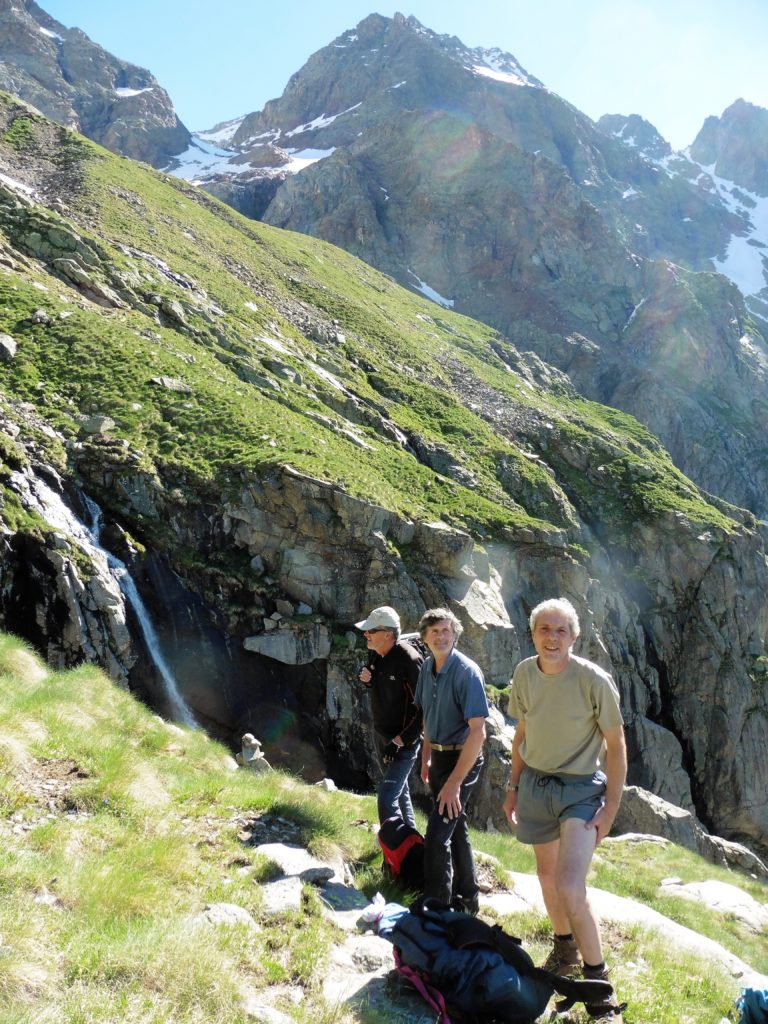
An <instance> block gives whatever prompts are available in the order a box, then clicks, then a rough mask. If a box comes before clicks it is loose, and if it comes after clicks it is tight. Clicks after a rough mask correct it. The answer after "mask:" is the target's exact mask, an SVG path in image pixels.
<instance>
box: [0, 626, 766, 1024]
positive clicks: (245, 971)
mask: <svg viewBox="0 0 768 1024" xmlns="http://www.w3.org/2000/svg"><path fill="white" fill-rule="evenodd" d="M0 722H1V723H2V724H1V725H0V768H1V769H2V778H3V787H2V789H0V832H1V833H2V842H0V897H1V898H0V1019H1V1020H3V1021H4V1022H5V1021H19V1022H24V1024H32V1022H33V1021H34V1022H35V1024H37V1022H39V1021H44V1022H50V1024H71V1022H74V1021H77V1022H83V1024H85V1022H87V1024H114V1022H115V1021H118V1020H119V1021H121V1022H125V1024H170V1022H171V1021H173V1022H174V1024H203V1022H209V1021H211V1020H228V1021H234V1022H236V1024H245V1021H246V1020H247V1019H248V1018H247V1016H246V1014H245V1011H244V1009H243V993H244V992H246V991H248V992H251V993H255V994H257V995H258V994H259V993H261V995H262V997H263V998H267V999H268V998H269V990H270V989H271V988H272V986H275V985H289V986H293V987H295V988H297V989H298V990H300V991H301V992H302V993H303V1002H302V1005H301V1007H300V1008H297V1007H295V1006H293V1005H292V1004H289V1005H286V1006H284V1007H283V1009H284V1010H285V1011H286V1012H288V1013H289V1015H291V1016H295V1017H296V1018H297V1019H298V1020H300V1021H304V1020H310V1019H311V1020H313V1021H319V1022H328V1024H335V1022H337V1021H346V1022H352V1021H355V1020H359V1021H362V1022H365V1024H374V1021H377V1020H378V1019H379V1018H378V1017H377V1016H376V1014H377V1013H378V1012H380V1011H374V1010H370V1009H366V1007H365V1006H363V1007H361V1008H359V1009H356V1010H354V1009H352V1008H351V1007H347V1006H344V1007H338V1006H330V1005H328V1004H326V1003H325V1001H324V999H323V996H322V991H321V981H322V978H323V975H324V964H326V963H327V962H328V958H329V956H330V952H331V949H332V947H333V946H334V945H335V944H336V943H339V942H341V941H342V939H343V935H342V933H341V931H340V930H337V929H336V928H335V927H334V926H333V925H332V924H331V923H330V922H329V921H328V920H327V919H326V918H325V916H324V915H323V913H322V909H321V906H320V903H319V899H318V896H317V893H316V891H315V890H314V888H313V887H311V886H305V888H304V896H303V901H302V906H301V909H300V910H299V911H291V912H286V913H285V914H283V915H280V916H279V917H278V918H274V917H270V916H267V915H265V914H264V913H263V909H262V895H261V886H262V885H263V883H264V882H266V881H268V880H269V879H270V878H272V877H274V873H275V870H274V866H273V865H272V864H271V863H270V862H269V861H268V860H266V859H265V858H264V857H262V856H260V855H259V854H258V853H257V852H256V851H255V850H254V849H253V848H251V847H249V846H247V845H244V844H243V843H242V842H241V840H240V839H239V838H238V835H239V830H240V826H239V825H238V820H242V819H243V816H247V815H249V814H259V813H262V812H267V811H269V812H272V813H275V814H278V815H279V816H280V817H282V818H285V819H288V820H291V821H293V822H295V823H296V824H297V825H298V826H299V830H300V837H301V838H300V842H302V843H303V844H304V845H306V846H308V847H309V848H310V849H311V850H313V851H315V852H316V853H317V854H318V855H323V854H326V853H328V854H330V853H332V852H335V851H338V852H340V853H341V854H342V855H343V856H344V858H345V859H346V860H347V861H348V863H350V864H351V865H352V866H353V869H354V872H355V878H356V885H357V886H358V888H360V889H361V890H362V891H364V892H365V893H366V894H367V895H368V896H371V897H372V896H373V895H374V894H375V893H376V892H377V891H380V892H382V893H383V894H384V895H385V897H386V898H387V899H393V900H396V901H398V902H402V901H403V900H404V899H405V898H406V896H407V894H404V893H403V892H402V891H401V890H400V889H399V888H398V887H397V886H396V885H394V884H393V883H391V882H387V881H385V880H384V878H383V877H382V874H381V858H380V854H379V853H378V848H377V846H376V844H375V840H374V834H373V832H372V830H371V828H370V824H369V825H368V827H350V822H351V821H362V822H366V821H367V822H369V823H373V822H374V821H375V815H376V812H375V801H374V799H373V797H359V796H353V795H351V794H349V793H344V792H335V793H326V792H320V791H318V790H317V789H316V788H315V787H311V786H308V785H305V784H304V783H302V782H300V781H299V780H298V779H296V778H294V777H292V776H291V775H290V774H288V773H285V772H274V773H270V774H266V775H253V774H251V773H249V772H244V771H233V770H232V767H231V759H230V758H229V755H228V754H227V752H226V751H225V750H224V749H223V748H222V747H221V746H219V745H218V744H217V743H215V742H213V741H211V740H209V739H207V738H206V737H205V736H204V735H203V734H202V733H201V732H198V731H187V730H179V729H177V728H176V727H170V726H168V725H166V724H165V723H164V722H162V721H161V720H160V719H158V718H157V717H156V716H155V715H153V714H152V713H150V712H149V711H148V710H147V709H146V708H144V707H143V706H142V705H141V704H139V703H138V702H137V701H136V700H134V699H133V698H132V697H131V696H130V695H129V694H127V693H125V692H123V691H120V690H117V689H116V688H114V687H113V686H112V684H110V683H109V682H108V680H107V679H106V678H105V677H104V676H103V675H102V674H101V673H100V672H99V671H98V670H96V669H93V668H88V667H83V668H80V669H75V670H71V671H68V672H62V673H55V672H54V673H48V674H47V675H46V674H45V673H44V670H43V668H42V666H41V665H40V662H39V661H38V660H37V659H36V657H35V656H34V655H33V654H32V653H31V652H30V651H29V649H28V648H27V647H26V646H25V645H24V644H23V643H22V642H21V641H19V640H17V639H15V638H13V637H10V636H7V635H0ZM57 759H60V760H66V761H67V763H69V762H72V763H74V764H76V765H77V766H78V768H79V769H80V775H79V777H77V778H75V779H74V781H73V783H72V785H71V788H70V790H69V793H68V796H67V800H66V802H65V804H64V805H62V806H60V807H59V808H58V810H57V811H56V812H54V813H52V814H50V816H49V815H48V813H47V808H46V807H45V806H44V804H43V803H41V801H40V798H39V793H37V792H36V791H35V788H34V785H33V784H32V781H31V780H33V779H34V777H35V773H36V771H38V770H40V766H42V765H43V764H44V763H46V762H55V761H56V760H57ZM419 819H420V821H421V823H422V824H423V820H424V819H423V816H422V815H419ZM473 842H474V844H475V847H476V849H477V850H478V851H482V852H483V853H484V854H487V855H488V856H490V857H492V858H496V859H497V861H498V864H497V866H496V867H493V868H492V869H491V871H492V874H493V873H495V876H496V878H497V880H503V879H505V878H506V871H507V870H516V871H525V872H529V873H530V872H531V871H532V870H533V860H532V854H531V851H530V850H529V849H528V848H527V847H523V846H521V845H520V844H518V843H516V842H514V840H512V839H511V838H510V837H509V836H505V835H500V834H492V833H482V832H477V831H473ZM671 874H674V875H677V876H679V877H681V878H683V879H684V880H692V879H695V878H711V877H722V878H724V879H726V880H728V881H730V882H731V883H732V884H738V885H740V886H741V887H742V888H744V889H745V890H746V891H748V892H751V893H752V894H753V895H755V896H756V898H758V899H762V900H763V901H764V900H765V886H764V884H763V883H760V882H757V881H755V880H751V879H749V878H747V877H746V876H743V875H740V874H736V873H734V872H725V871H723V870H721V869H718V868H716V867H714V866H712V865H710V864H705V863H704V862H703V861H702V860H701V859H700V858H698V857H696V856H695V855H693V854H690V853H688V852H686V851H683V850H679V849H676V848H674V847H667V848H664V849H662V850H660V849H659V848H658V847H655V846H654V847H653V848H651V849H649V848H646V847H645V846H643V845H639V846H638V845H635V844H632V845H626V844H619V843H614V844H606V845H604V846H602V847H601V849H600V850H599V851H598V854H597V855H596V857H595V862H594V869H593V871H592V873H591V876H590V884H595V885H599V886H601V887H603V888H606V889H608V890H609V891H613V892H616V893H619V894H621V895H627V896H631V897H633V898H635V899H639V900H640V901H641V902H644V903H646V904H648V905H650V906H654V907H656V909H659V910H661V911H663V912H665V913H667V914H668V915H669V916H670V917H672V918H673V919H674V920H678V921H680V922H681V923H683V924H688V925H689V926H692V927H695V928H696V930H697V931H700V932H702V933H703V934H710V935H712V936H713V937H715V938H717V939H718V941H720V942H721V943H722V944H723V945H725V946H726V948H729V949H731V950H732V951H733V952H734V953H736V954H737V955H738V956H740V957H742V958H744V959H746V960H747V961H748V962H750V963H751V964H752V965H753V966H754V967H755V968H756V969H762V970H766V968H768V962H767V961H768V957H767V956H766V950H765V937H764V936H763V937H754V936H752V937H750V936H749V935H747V934H746V933H745V932H744V930H743V929H741V928H740V927H739V926H737V925H736V924H735V923H734V922H733V921H728V920H727V916H726V917H724V916H723V915H720V914H716V913H714V912H712V911H708V910H706V909H704V908H697V907H695V906H693V905H691V904H687V903H683V901H679V900H673V899H670V898H665V897H662V896H661V895H660V894H659V890H658V882H659V881H660V879H661V878H662V877H666V876H668V875H671ZM215 902H227V903H235V904H237V905H239V906H241V907H243V908H244V909H245V910H247V911H248V912H249V913H250V914H251V915H252V916H253V919H254V921H255V922H256V924H257V926H258V927H257V930H253V929H251V928H248V927H246V926H244V925H238V926H236V927H232V928H229V927H223V926H217V927H213V926H206V925H203V924H201V923H200V922H199V915H200V913H201V911H202V910H203V909H204V907H205V906H206V905H208V904H209V903H215ZM503 924H504V925H505V927H506V928H507V929H508V930H509V931H511V932H512V933H513V934H518V935H521V936H522V937H523V938H524V939H525V941H526V946H527V948H528V949H529V951H530V952H531V953H532V955H533V956H534V959H537V960H538V959H541V958H543V956H544V955H545V953H546V950H547V946H548V943H549V940H550V927H549V924H548V922H547V921H546V919H545V918H543V917H541V916H540V915H538V914H535V913H530V912H529V913H526V914H515V915H512V916H510V917H508V918H506V919H504V920H503ZM604 931H605V938H606V951H607V956H608V959H609V962H610V963H611V966H612V972H613V977H614V980H615V983H616V985H617V988H618V990H619V992H620V994H621V997H622V998H623V999H628V1000H629V1002H630V1006H631V1011H630V1012H629V1013H628V1014H627V1018H626V1019H627V1020H628V1021H631V1022H634V1024H640V1022H641V1021H645V1022H649V1024H650V1022H653V1024H657V1022H661V1024H679V1022H681V1021H686V1022H689V1024H699V1022H701V1024H704V1022H705V1021H712V1020H719V1019H720V1018H721V1017H722V1016H724V1015H728V1014H729V1012H730V1013H731V1019H735V1017H734V1014H733V1013H732V1009H733V1002H734V999H735V997H736V995H737V993H738V984H737V983H736V982H734V980H733V979H731V978H729V977H727V976H726V975H725V974H723V973H722V972H721V971H719V970H717V969H716V968H713V967H712V966H711V965H709V964H706V965H704V964H702V962H700V961H697V960H696V959H694V958H692V957H690V956H688V955H687V954H685V953H680V952H679V951H674V950H670V949H669V948H668V947H667V944H666V943H665V941H664V940H663V938H660V937H658V936H656V935H655V934H653V933H648V932H646V931H644V930H643V929H641V928H638V927H636V926H626V927H622V926H616V925H611V926H609V927H606V928H605V930H604ZM569 1019H571V1020H573V1021H579V1022H580V1021H582V1020H583V1019H584V1017H583V1014H582V1015H579V1012H574V1013H573V1014H572V1015H571V1017H570V1018H569Z"/></svg>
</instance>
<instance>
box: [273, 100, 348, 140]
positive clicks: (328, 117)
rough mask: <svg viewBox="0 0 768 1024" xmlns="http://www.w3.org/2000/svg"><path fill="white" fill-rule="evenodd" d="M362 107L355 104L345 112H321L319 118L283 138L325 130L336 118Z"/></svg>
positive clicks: (292, 130)
mask: <svg viewBox="0 0 768 1024" xmlns="http://www.w3.org/2000/svg"><path fill="white" fill-rule="evenodd" d="M362 105H363V104H362V103H355V104H354V106H351V107H347V109H346V110H342V111H341V112H340V113H338V114H326V113H325V112H323V113H322V114H320V116H319V117H316V118H314V120H312V121H307V122H306V123H305V124H300V125H298V126H297V127H296V128H292V129H291V130H290V131H289V132H286V133H285V137H286V138H287V139H290V138H292V137H293V136H294V135H303V134H304V132H311V131H314V130H315V129H316V128H327V127H328V125H329V124H333V122H334V121H335V120H336V118H337V117H343V116H344V114H349V113H350V111H352V110H357V108H358V107H362Z"/></svg>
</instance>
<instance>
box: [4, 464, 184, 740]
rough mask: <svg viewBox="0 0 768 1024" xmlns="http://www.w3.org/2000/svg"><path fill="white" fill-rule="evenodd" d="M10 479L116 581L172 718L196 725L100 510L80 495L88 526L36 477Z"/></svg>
mask: <svg viewBox="0 0 768 1024" xmlns="http://www.w3.org/2000/svg"><path fill="white" fill-rule="evenodd" d="M12 480H13V482H14V484H15V485H16V487H17V489H18V490H19V491H20V493H22V494H24V496H25V498H26V499H27V501H28V503H29V504H30V505H31V506H32V507H33V508H34V509H35V511H37V512H38V514H39V515H40V516H42V517H43V519H45V521H46V522H47V523H49V524H50V525H51V526H53V527H54V528H55V529H58V530H61V531H62V533H65V534H67V535H68V536H69V537H71V538H72V540H73V541H74V542H75V543H76V544H77V545H78V547H79V548H80V549H81V550H82V551H83V552H85V554H86V555H88V557H89V558H91V559H93V560H95V561H103V563H104V564H105V567H106V569H107V571H108V572H109V575H111V576H112V578H113V579H114V580H115V582H116V583H117V585H118V587H119V589H120V592H121V593H122V595H123V597H124V599H125V600H126V601H127V602H128V604H129V605H130V606H131V609H132V610H133V613H134V615H135V616H136V621H137V622H138V623H139V628H140V629H141V633H142V637H143V639H144V644H145V646H146V649H147V653H148V654H149V657H150V659H151V661H152V664H153V665H154V666H155V669H156V670H157V674H158V676H159V677H160V680H161V682H162V686H163V690H164V694H165V698H166V700H167V704H168V707H169V709H170V712H171V717H172V718H173V719H174V720H175V721H178V722H181V723H182V724H183V725H187V726H190V727H191V728H197V722H196V721H195V719H194V716H193V715H192V712H191V711H190V709H189V707H188V705H187V704H186V702H185V701H184V698H183V697H182V695H181V691H180V689H179V685H178V683H177V681H176V678H175V677H174V674H173V672H172V671H171V668H170V666H169V665H168V662H167V661H166V659H165V657H164V656H163V653H162V651H161V650H160V645H159V643H158V639H157V633H156V632H155V628H154V626H153V625H152V621H151V619H150V617H149V612H148V611H147V608H146V605H145V604H144V601H143V600H142V598H141V595H140V594H139V592H138V590H137V589H136V584H135V583H134V582H133V579H132V578H131V574H130V573H129V572H128V568H127V566H126V565H125V563H124V562H121V561H120V559H119V558H117V557H116V556H115V555H113V554H112V553H111V552H109V551H107V550H106V548H103V547H102V546H101V543H100V539H99V534H100V530H101V509H100V508H99V507H98V505H97V504H96V503H95V502H94V501H92V500H91V499H90V498H88V497H87V495H83V500H84V501H85V505H86V508H87V509H88V513H89V515H90V516H91V520H92V525H91V527H90V528H89V527H87V526H85V525H84V524H83V523H82V522H81V521H80V520H79V519H78V518H77V516H76V515H75V514H74V513H73V512H72V510H71V509H69V508H68V507H67V506H66V505H65V504H64V502H63V501H62V499H61V498H60V497H59V495H58V494H56V492H55V491H54V490H53V489H52V488H50V487H49V486H48V485H47V484H46V483H44V482H43V481H42V480H40V479H39V478H38V477H29V476H26V475H24V474H22V473H13V474H12Z"/></svg>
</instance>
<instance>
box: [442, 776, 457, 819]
mask: <svg viewBox="0 0 768 1024" xmlns="http://www.w3.org/2000/svg"><path fill="white" fill-rule="evenodd" d="M460 789H461V783H460V782H451V780H450V778H449V779H447V780H446V783H445V785H444V786H443V788H442V789H441V790H440V792H439V793H438V794H437V810H438V812H439V813H440V814H442V815H446V816H447V817H448V818H450V819H453V818H458V816H459V815H460V814H461V800H460V799H459V791H460Z"/></svg>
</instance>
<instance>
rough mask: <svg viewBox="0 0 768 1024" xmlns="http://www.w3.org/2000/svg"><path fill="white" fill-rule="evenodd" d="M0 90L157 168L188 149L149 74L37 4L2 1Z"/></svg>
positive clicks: (23, 0)
mask: <svg viewBox="0 0 768 1024" xmlns="http://www.w3.org/2000/svg"><path fill="white" fill-rule="evenodd" d="M0 89H4V90H6V91H7V92H10V93H13V94H15V95H16V96H19V97H20V98H21V99H23V100H25V101H26V102H27V103H30V104H32V106H34V107H36V108H37V109H38V110H40V111H42V112H43V113H44V114H45V115H46V116H48V117H50V118H52V119H53V120H54V121H58V122H59V123H60V124H63V125H67V126H68V127H70V128H76V129H77V131H79V132H81V133H82V134H83V135H87V136H88V137H89V138H91V139H93V140H94V141H95V142H99V143H101V145H102V146H106V147H107V148H108V149H111V150H114V151H115V152H116V153H123V154H124V155H125V156H129V157H133V159H135V160H145V161H146V162H147V163H150V164H153V165H154V166H155V167H163V166H165V165H166V164H168V162H169V160H170V159H171V157H172V156H174V155H175V154H177V153H180V152H182V151H183V150H185V149H186V148H187V146H188V145H189V139H190V135H189V132H188V131H187V129H186V128H185V127H184V125H183V124H182V123H181V122H180V121H179V119H178V117H177V116H176V113H175V111H174V109H173V104H172V103H171V100H170V98H169V96H168V94H167V93H166V91H165V90H164V89H163V88H162V87H161V86H160V85H159V83H158V82H157V81H156V79H155V78H154V77H153V75H151V74H150V73H149V71H146V70H145V69H144V68H139V67H136V66H135V65H133V64H128V63H127V62H126V61H122V60H120V59H118V58H117V57H114V56H112V54H110V53H107V51H106V50H104V49H102V48H101V47H100V46H98V45H97V44H95V43H93V42H92V41H91V40H90V39H89V38H88V36H87V35H86V34H85V33H84V32H82V31H81V30H80V29H78V28H66V27H65V26H64V25H61V24H60V23H59V22H58V21H56V20H55V19H54V18H51V17H50V15H48V14H46V12H45V11H44V10H43V9H42V8H40V7H38V5H37V4H36V3H35V2H34V0H0Z"/></svg>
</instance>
